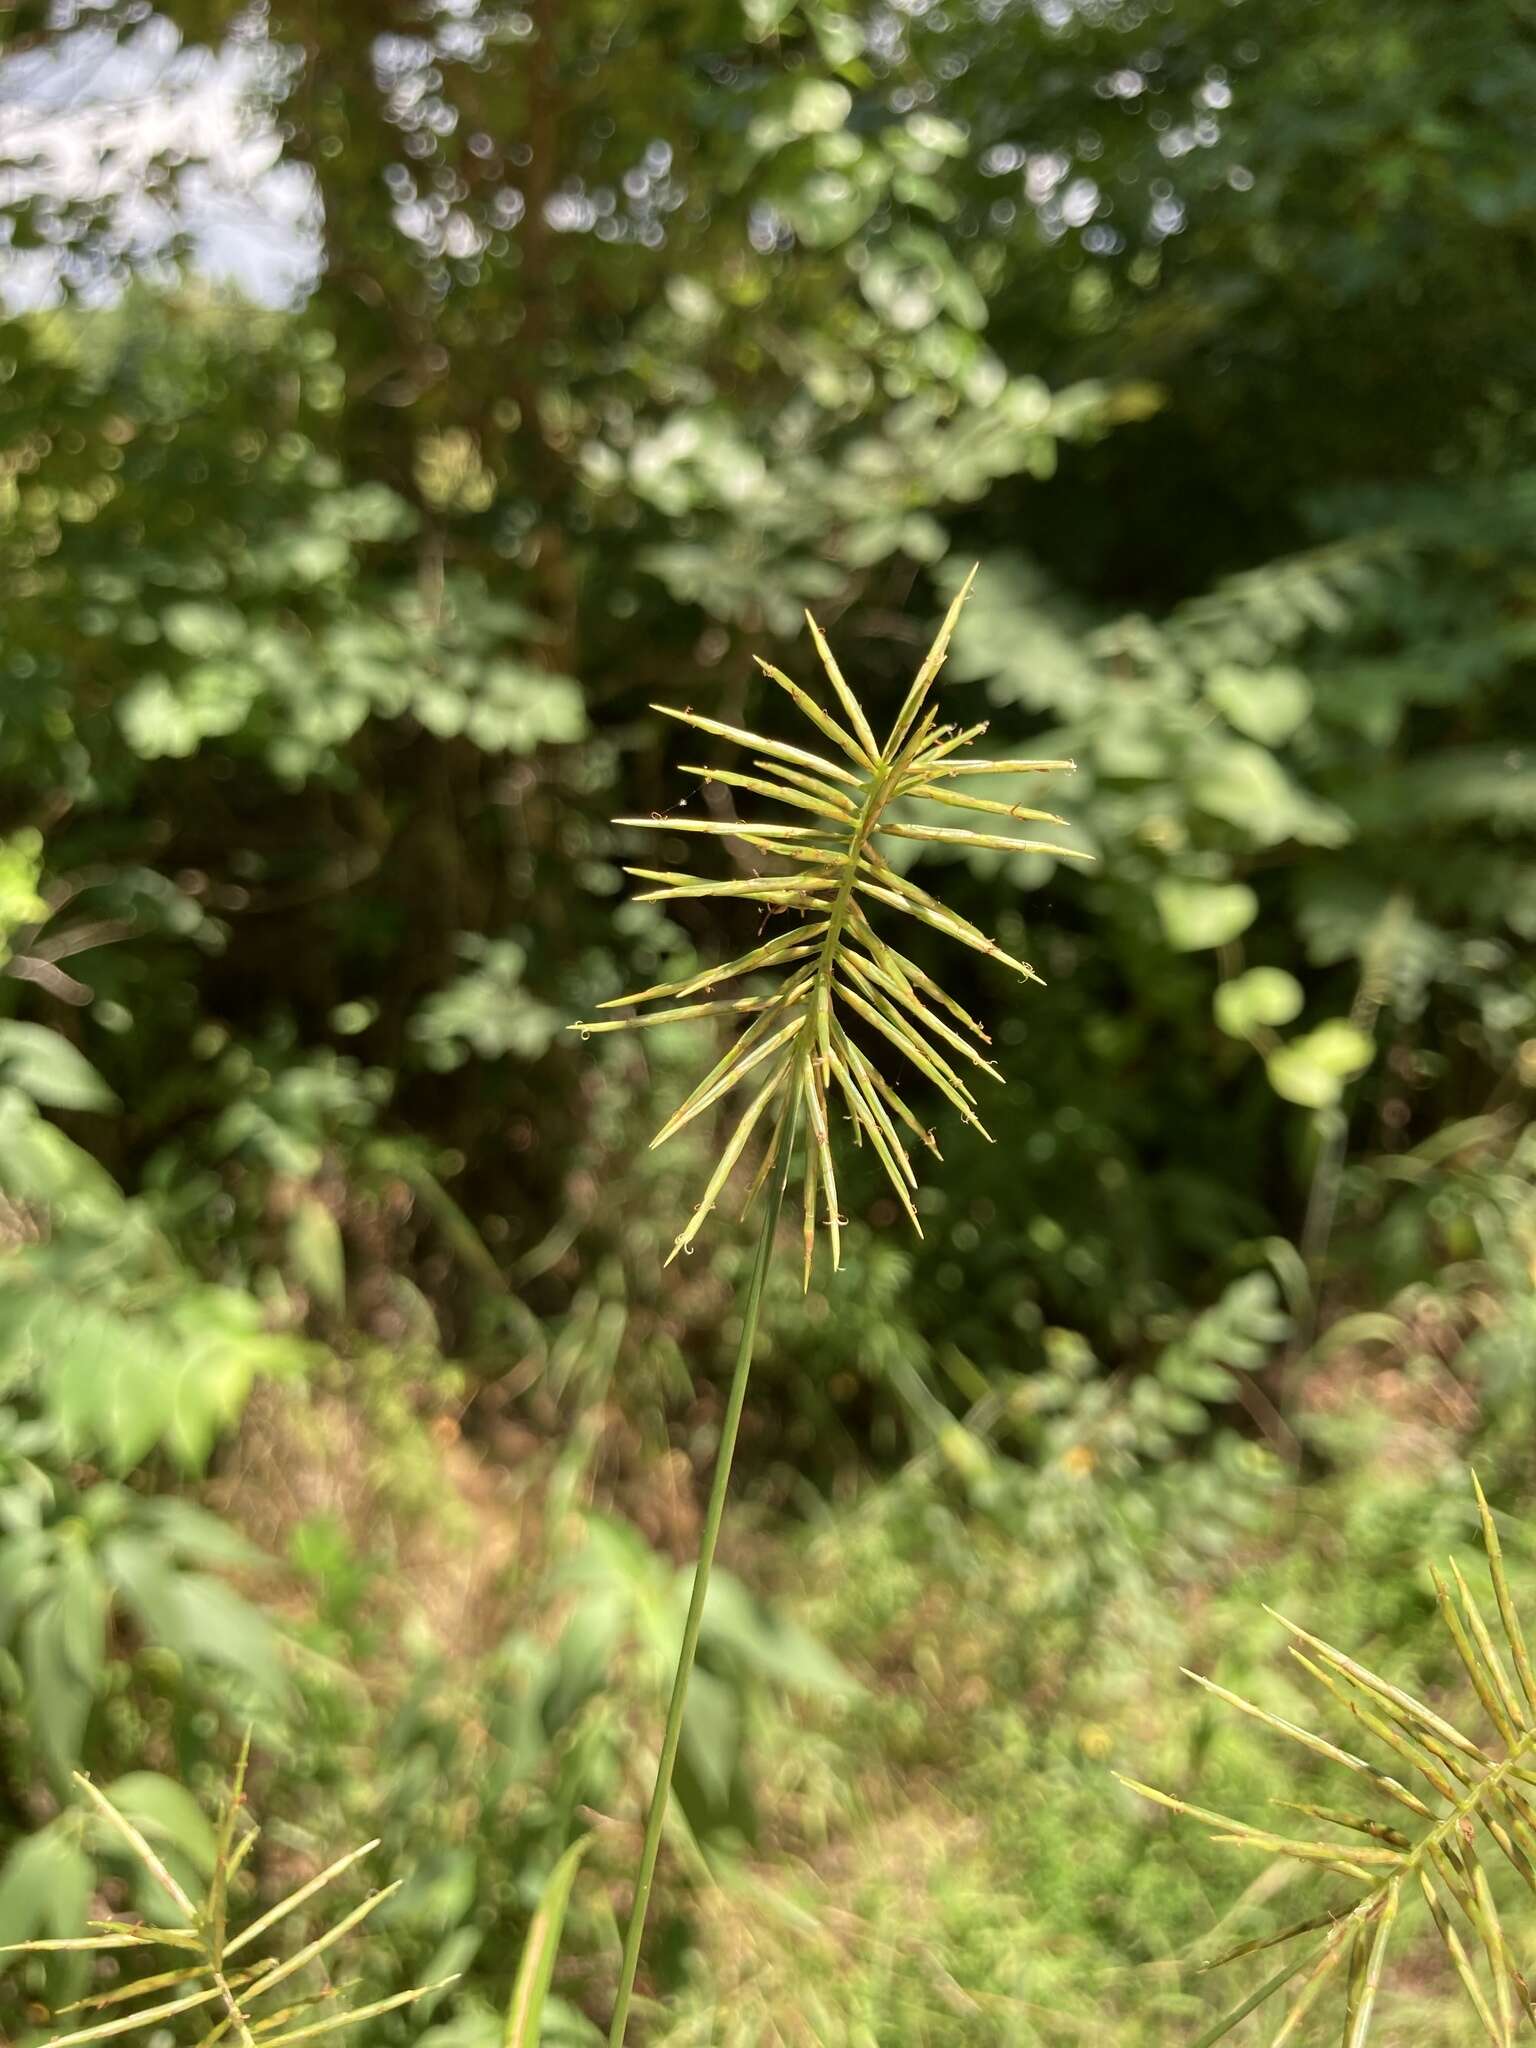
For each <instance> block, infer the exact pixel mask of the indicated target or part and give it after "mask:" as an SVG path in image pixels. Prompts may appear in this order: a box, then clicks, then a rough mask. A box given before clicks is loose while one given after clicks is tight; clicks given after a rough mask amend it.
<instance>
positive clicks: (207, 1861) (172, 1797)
mask: <svg viewBox="0 0 1536 2048" xmlns="http://www.w3.org/2000/svg"><path fill="white" fill-rule="evenodd" d="M104 1789H105V1791H106V1795H107V1797H108V1798H109V1799H110V1800H111V1802H112V1804H113V1805H114V1806H115V1807H116V1808H117V1809H118V1811H119V1812H120V1813H122V1814H124V1815H126V1817H127V1818H128V1819H129V1820H131V1821H132V1822H133V1824H134V1826H135V1827H136V1828H138V1830H139V1832H140V1833H141V1834H142V1835H143V1836H144V1837H145V1839H146V1840H147V1841H149V1842H150V1843H152V1844H153V1845H154V1846H155V1847H156V1848H158V1849H161V1850H164V1849H166V1848H170V1849H175V1850H179V1851H180V1853H181V1854H182V1855H183V1856H184V1857H185V1858H186V1859H187V1861H188V1862H189V1863H190V1864H191V1865H192V1867H193V1869H194V1870H196V1871H197V1873H198V1874H199V1876H201V1877H208V1876H209V1875H210V1874H211V1873H212V1870H213V1862H214V1848H215V1838H214V1831H213V1827H212V1825H211V1823H210V1822H209V1819H208V1816H207V1815H206V1814H205V1813H204V1812H203V1809H202V1808H201V1807H200V1806H199V1805H198V1803H197V1801H196V1800H195V1799H194V1798H193V1797H192V1794H191V1793H190V1792H189V1791H187V1789H186V1787H185V1786H183V1785H178V1784H177V1783H176V1781H175V1779H174V1778H166V1777H162V1775H161V1774H160V1772H158V1771H130V1772H129V1773H128V1774H127V1776H126V1777H122V1778H119V1779H117V1780H116V1782H115V1783H113V1784H111V1785H108V1786H106V1787H105V1788H104Z"/></svg>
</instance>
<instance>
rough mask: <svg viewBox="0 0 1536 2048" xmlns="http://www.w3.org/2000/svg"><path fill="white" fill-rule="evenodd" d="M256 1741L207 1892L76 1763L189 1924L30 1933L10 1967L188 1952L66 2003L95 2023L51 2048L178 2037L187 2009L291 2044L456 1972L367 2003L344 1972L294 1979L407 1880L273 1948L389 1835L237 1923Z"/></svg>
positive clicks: (80, 1780)
mask: <svg viewBox="0 0 1536 2048" xmlns="http://www.w3.org/2000/svg"><path fill="white" fill-rule="evenodd" d="M249 1753H250V1743H249V1739H247V1741H246V1743H245V1745H244V1746H243V1747H242V1749H241V1752H240V1761H239V1764H238V1766H237V1768H236V1772H235V1780H234V1784H233V1786H232V1787H231V1789H230V1792H229V1794H228V1796H227V1797H226V1798H225V1800H224V1802H223V1805H222V1807H221V1809H220V1812H219V1818H218V1825H217V1828H216V1830H215V1849H214V1863H213V1875H212V1877H211V1878H210V1879H209V1881H208V1888H207V1891H206V1893H205V1894H204V1895H203V1897H202V1898H201V1899H193V1898H192V1896H191V1895H190V1894H189V1893H188V1892H187V1890H186V1889H185V1887H184V1886H183V1885H182V1884H181V1882H180V1881H179V1880H178V1878H177V1877H176V1876H175V1874H174V1873H173V1872H172V1870H171V1869H170V1867H169V1866H168V1865H167V1864H166V1862H165V1861H164V1859H163V1858H162V1857H161V1856H159V1855H158V1854H157V1853H156V1851H155V1849H154V1848H153V1847H152V1846H151V1844H150V1843H149V1841H148V1840H147V1839H146V1838H145V1836H144V1835H143V1834H142V1833H141V1831H140V1830H139V1829H138V1828H137V1827H135V1826H134V1824H133V1822H132V1821H131V1820H130V1819H129V1818H128V1816H127V1815H126V1814H125V1813H123V1812H122V1811H121V1810H120V1809H119V1808H118V1807H116V1806H114V1805H113V1804H112V1802H111V1800H110V1799H108V1797H107V1795H106V1794H105V1793H104V1792H102V1791H101V1790H100V1789H99V1788H98V1787H97V1786H96V1785H94V1784H92V1782H91V1780H90V1779H89V1778H87V1777H84V1776H83V1775H82V1774H81V1773H80V1772H78V1771H77V1772H75V1774H74V1781H75V1786H76V1788H77V1790H78V1791H79V1792H80V1794H81V1796H82V1797H83V1798H84V1800H85V1801H86V1803H87V1804H88V1806H89V1807H90V1808H91V1809H92V1810H93V1811H94V1813H95V1815H96V1818H97V1819H98V1820H99V1821H101V1822H102V1823H104V1824H105V1826H106V1827H107V1829H108V1830H109V1831H110V1832H111V1833H112V1834H113V1835H115V1836H116V1837H117V1840H118V1842H119V1844H120V1845H121V1846H123V1847H125V1848H127V1849H128V1851H129V1852H130V1854H131V1855H132V1856H133V1857H134V1859H135V1861H136V1862H137V1863H138V1864H139V1866H140V1868H141V1869H142V1870H143V1871H144V1874H145V1876H146V1877H147V1878H148V1879H149V1881H150V1884H151V1885H152V1886H153V1888H154V1889H155V1890H156V1891H157V1892H158V1893H160V1894H161V1896H162V1897H163V1898H164V1899H165V1900H166V1901H167V1903H168V1904H169V1905H170V1907H171V1909H172V1910H173V1911H174V1913H175V1914H176V1920H177V1924H176V1925H174V1926H170V1927H161V1926H159V1925H151V1924H149V1923H147V1922H144V1921H105V1920H101V1921H92V1922H90V1923H89V1925H90V1930H91V1931H90V1932H89V1933H88V1934H82V1935H73V1936H66V1937H62V1938H60V1939H58V1940H48V1941H21V1942H16V1943H13V1944H12V1945H11V1946H10V1947H8V1948H0V1967H3V1962H4V1958H6V1957H7V1956H12V1955H42V1954H51V1953H55V1952H64V1953H81V1954H84V1953H91V1952H94V1951H100V1950H128V1949H154V1948H162V1949H169V1950H170V1952H171V1954H172V1955H173V1956H174V1957H175V1958H176V1964H175V1967H174V1968H172V1969H168V1970H161V1971H157V1972H156V1973H155V1974H154V1975H152V1976H147V1977H137V1978H132V1979H130V1980H128V1981H127V1982H126V1983H123V1984H114V1985H113V1986H111V1987H110V1988H109V1989H107V1990H103V1991H98V1992H95V1993H93V1994H91V1995H90V1996H88V1997H86V1998H82V1999H78V2000H77V2001H76V2002H75V2004H73V2005H69V2006H65V2007H63V2008H62V2010H61V2012H60V2014H59V2015H58V2017H63V2016H64V2015H65V2014H68V2015H80V2016H83V2017H84V2018H85V2024H83V2025H77V2026H75V2027H74V2028H73V2029H72V2030H67V2031H65V2032H63V2033H60V2034H55V2035H54V2036H53V2038H52V2039H51V2040H49V2041H47V2042H45V2043H44V2048H88V2044H89V2043H91V2042H95V2041H106V2040H118V2039H122V2038H125V2037H129V2036H136V2035H138V2034H140V2033H141V2032H142V2033H143V2034H144V2035H145V2036H146V2037H150V2036H152V2037H156V2038H159V2039H165V2038H168V2037H167V2035H166V2032H165V2029H166V2026H167V2023H168V2022H171V2021H174V2020H177V2019H179V2018H180V2016H181V2015H182V2014H183V2013H191V2014H195V2015H196V2020H195V2022H194V2024H196V2025H198V2026H200V2027H201V2028H202V2029H203V2032H202V2035H201V2039H202V2041H203V2042H204V2044H205V2048H211V2044H212V2043H214V2042H216V2041H228V2042H230V2043H231V2044H235V2043H238V2044H239V2048H288V2044H289V2043H298V2042H300V2041H315V2040H318V2039H320V2038H321V2037H322V2036H324V2035H327V2034H337V2033H342V2032H344V2031H345V2030H346V2029H348V2028H351V2027H355V2026H359V2025H362V2024H363V2023H364V2022H365V2021H368V2020H372V2019H377V2018H378V2017H380V2015H382V2014H384V2013H386V2012H393V2011H395V2010H396V2009H397V2008H398V2007H400V2006H403V2005H410V2004H412V2003H413V2002H414V2001H415V2000H416V1999H418V1998H424V1997H426V1995H427V1994H428V1992H431V1991H442V1990H445V1989H446V1988H447V1986H448V1985H450V1984H452V1983H454V1982H455V1981H456V1980H455V1979H454V1978H453V1977H443V1978H440V1979H439V1980H438V1981H437V1982H436V1983H435V1984H418V1985H415V1986H414V1987H413V1988H412V1989H411V1990H409V1991H400V1992H396V1993H395V1994H394V1995H393V1996H392V1997H389V1998H381V1999H376V2000H374V2001H373V2002H372V2003H371V2004H368V2005H360V2006H341V2005H339V2004H338V2000H339V1999H340V1997H341V1994H342V1993H343V1992H345V1991H347V1990H349V1989H350V1988H351V1986H350V1985H349V1984H345V1983H335V1982H332V1981H330V1980H329V1978H327V1979H326V1980H325V1981H323V1982H322V1983H321V1985H320V1987H319V1988H318V1989H309V1990H300V1989H299V1988H298V1986H297V1985H295V1984H294V1982H293V1980H294V1979H295V1978H298V1977H299V1976H300V1973H301V1972H303V1971H305V1970H307V1969H308V1967H309V1965H310V1964H311V1963H314V1962H317V1961H319V1959H320V1958H321V1957H322V1956H328V1955H329V1954H330V1951H331V1950H333V1949H334V1948H335V1946H336V1944H337V1943H338V1942H340V1941H342V1940H343V1939H344V1938H345V1937H346V1936H347V1935H349V1934H350V1933H351V1932H352V1931H353V1929H354V1928H356V1927H358V1926H360V1925H361V1924H362V1922H363V1921H364V1920H366V1919H367V1918H368V1916H369V1915H370V1914H371V1913H372V1912H373V1911H374V1910H375V1908H376V1907H379V1906H382V1905H383V1904H384V1902H385V1901H386V1899H389V1898H392V1897H393V1896H394V1894H395V1893H396V1892H397V1891H398V1890H399V1889H400V1885H399V1883H398V1882H397V1883H395V1884H390V1885H385V1886H384V1887H383V1889H382V1890H380V1891H376V1892H372V1893H370V1894H369V1896H368V1897H367V1898H366V1899H364V1901H363V1902H362V1904H361V1905H359V1906H354V1907H353V1908H352V1910H351V1911H350V1912H349V1913H345V1914H343V1915H342V1917H341V1918H340V1919H339V1920H337V1921H335V1922H334V1923H333V1924H332V1925H331V1926H330V1927H328V1928H327V1929H326V1930H325V1931H324V1933H322V1934H319V1935H316V1936H315V1937H314V1938H313V1939H312V1940H310V1941H308V1942H306V1943H305V1944H304V1945H303V1946H302V1947H301V1948H299V1949H297V1950H295V1951H294V1953H293V1954H292V1955H289V1956H285V1957H283V1958H282V1959H281V1960H279V1959H278V1958H277V1957H275V1956H272V1955H269V1954H265V1953H264V1952H263V1951H264V1950H265V1949H266V1946H267V1943H266V1937H267V1936H268V1935H270V1934H271V1933H272V1930H273V1929H274V1928H275V1927H277V1925H278V1923H279V1922H280V1921H282V1920H285V1919H286V1918H287V1917H288V1915H289V1914H290V1913H292V1912H294V1911H295V1910H296V1909H297V1908H298V1907H300V1906H302V1905H306V1904H307V1903H308V1902H309V1900H311V1899H312V1898H314V1897H315V1896H316V1895H317V1894H318V1893H320V1892H322V1891H323V1890H324V1889H325V1888H326V1886H327V1885H329V1884H331V1883H333V1882H334V1880H335V1879H336V1878H338V1877H340V1876H341V1875H342V1874H343V1872H345V1871H348V1870H350V1869H351V1868H352V1866H353V1864H355V1863H357V1862H358V1861H360V1859H361V1858H362V1857H364V1856H366V1855H368V1853H369V1852H370V1851H371V1850H373V1849H377V1848H378V1846H379V1845H378V1843H377V1842H366V1843H364V1845H363V1847H362V1848H361V1849H353V1850H351V1851H350V1852H349V1853H348V1854H347V1855H345V1856H339V1857H338V1858H337V1859H336V1861H335V1862H334V1863H332V1864H329V1865H328V1866H327V1867H326V1868H325V1869H324V1870H322V1871H321V1872H320V1873H319V1874H318V1876H315V1877H312V1878H309V1879H308V1880H307V1881H306V1882H305V1883H303V1884H301V1885H299V1886H298V1887H297V1888H296V1889H295V1890H294V1891H291V1892H290V1893H288V1895H287V1896H286V1898H283V1899H280V1900H279V1901H278V1903H277V1904H276V1905H274V1906H269V1907H268V1908H267V1910H266V1911H265V1912H264V1913H262V1914H260V1915H259V1916H258V1917H257V1918H256V1919H254V1920H252V1921H251V1922H250V1923H249V1925H247V1926H245V1927H242V1928H241V1929H239V1931H238V1932H236V1931H233V1930H232V1929H231V1927H230V1924H229V1887H230V1880H231V1879H232V1878H233V1877H234V1876H235V1874H236V1872H237V1871H238V1870H239V1868H240V1866H241V1864H242V1863H243V1862H244V1861H245V1858H246V1857H247V1856H248V1855H249V1853H250V1851H251V1848H252V1846H253V1844H254V1843H255V1841H256V1837H257V1835H258V1834H259V1832H260V1830H259V1829H258V1828H257V1826H256V1825H255V1823H254V1822H253V1821H252V1820H251V1818H250V1816H249V1814H248V1812H247V1811H246V1806H245V1772H246V1764H247V1760H248V1757H249ZM279 1985H285V1986H287V1987H288V1990H287V1994H286V1996H285V1997H284V1998H283V1999H282V2000H278V2001H274V2000H273V1999H272V1993H273V1992H275V1991H276V1990H277V1989H278V1987H279ZM91 2014H97V2015H105V2016H104V2017H97V2018H94V2019H93V2018H90V2017H89V2015H91Z"/></svg>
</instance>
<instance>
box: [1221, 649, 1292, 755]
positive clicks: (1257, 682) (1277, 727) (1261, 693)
mask: <svg viewBox="0 0 1536 2048" xmlns="http://www.w3.org/2000/svg"><path fill="white" fill-rule="evenodd" d="M1205 694H1206V695H1207V696H1208V697H1209V698H1210V700H1211V702H1212V703H1213V704H1214V705H1215V706H1216V708H1217V710H1218V711H1219V712H1220V713H1221V715H1222V716H1223V718H1225V719H1226V721H1227V723H1228V724H1229V725H1231V726H1235V727H1236V729H1237V730H1238V731H1239V732H1241V733H1246V734H1247V736H1248V738H1249V739H1251V740H1259V741H1261V742H1262V743H1263V745H1265V746H1267V747H1278V746H1280V745H1282V744H1283V743H1284V742H1285V741H1286V740H1288V739H1289V738H1290V737H1291V735H1292V734H1293V733H1294V732H1296V731H1298V730H1299V728H1300V727H1301V726H1303V725H1305V723H1306V721H1307V718H1308V716H1309V715H1310V713H1311V710H1312V685H1311V684H1310V683H1309V682H1308V681H1307V679H1306V677H1305V676H1304V675H1302V674H1301V672H1300V670H1299V669H1294V668H1272V669H1261V670H1253V669H1243V668H1219V669H1217V670H1216V671H1215V672H1214V673H1213V674H1212V675H1210V676H1209V677H1207V679H1206V685H1205Z"/></svg>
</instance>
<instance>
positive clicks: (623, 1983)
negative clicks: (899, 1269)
mask: <svg viewBox="0 0 1536 2048" xmlns="http://www.w3.org/2000/svg"><path fill="white" fill-rule="evenodd" d="M795 1121H796V1122H798V1116H797V1117H796V1119H795ZM795 1135H796V1133H795V1128H794V1125H793V1124H792V1125H791V1128H790V1131H789V1134H788V1142H787V1143H786V1145H785V1146H784V1150H783V1155H782V1157H781V1159H780V1162H779V1170H778V1173H777V1175H776V1176H775V1179H774V1186H773V1190H772V1193H771V1194H770V1196H769V1198H768V1200H767V1202H766V1203H765V1204H764V1207H763V1229H762V1235H761V1236H760V1237H759V1239H758V1241H757V1254H756V1256H755V1258H754V1259H753V1261H752V1270H751V1272H750V1273H749V1275H748V1276H747V1284H746V1289H745V1291H744V1293H743V1295H742V1304H741V1343H740V1346H739V1347H738V1349H737V1352H736V1366H735V1370H734V1372H733V1373H732V1375H731V1391H730V1396H729V1398H728V1399H727V1401H726V1404H725V1421H724V1423H723V1424H722V1426H721V1430H720V1449H719V1452H718V1454H717V1455H716V1459H715V1476H714V1480H713V1482H712V1484H711V1486H710V1490H709V1506H708V1508H707V1510H706V1512H705V1516H704V1533H703V1536H702V1538H701V1539H700V1543H699V1561H698V1565H697V1567H696V1568H695V1571H694V1575H693V1594H692V1597H691V1598H690V1600H689V1602H688V1618H687V1620H686V1621H685V1622H684V1624H683V1643H682V1648H681V1649H680V1650H679V1652H678V1657H677V1669H676V1671H675V1672H674V1673H673V1677H672V1697H671V1699H670V1701H669V1702H668V1705H667V1725H666V1729H665V1731H664V1733H663V1735H662V1738H661V1755H660V1757H659V1758H658V1759H657V1763H656V1786H655V1790H654V1791H653V1792H652V1794H651V1807H650V1812H649V1813H648V1814H647V1816H646V1822H645V1841H644V1843H643V1844H642V1845H641V1849H640V1868H639V1871H638V1873H637V1874H636V1878H635V1903H634V1906H633V1908H632V1909H631V1911H630V1916H629V1931H628V1932H627V1933H626V1935H625V1937H624V1964H623V1968H622V1970H621V1971H620V1973H619V1991H618V1997H617V1998H616V1999H615V2001H614V2007H613V2024H612V2026H611V2027H610V2028H609V2031H608V2044H609V2048H623V2044H624V2029H625V2027H626V2026H627V2024H628V2022H629V2004H630V1998H631V1995H632V1994H633V1991H634V1988H635V1972H636V1970H637V1969H638V1968H639V1966H640V1944H641V1942H642V1941H643V1940H644V1938H645V1916H646V1911H647V1908H648V1907H649V1906H650V1903H651V1884H652V1880H653V1879H654V1877H655V1875H656V1857H657V1854H658V1852H659V1850H660V1848H661V1831H662V1828H663V1826H664V1825H665V1823H666V1818H667V1801H668V1799H669V1797H670V1795H671V1791H672V1770H673V1766H674V1765H675V1764H676V1762H677V1746H678V1743H679V1741H680V1740H681V1739H682V1733H683V1713H684V1710H685V1708H686V1707H687V1704H688V1680H689V1679H690V1677H691V1676H692V1675H693V1662H694V1657H695V1655H696V1653H697V1651H698V1647H699V1630H700V1629H701V1628H702V1626H703V1623H704V1603H705V1600H706V1599H707V1598H708V1595H709V1575H710V1571H711V1569H712V1567H713V1565H714V1561H715V1544H716V1542H717V1541H718V1539H719V1535H720V1523H721V1520H722V1518H723V1516H724V1513H725V1497H726V1493H727V1491H728V1490H729V1487H730V1483H731V1462H732V1460H733V1458H734V1457H735V1454H736V1433H737V1431H738V1429H739V1428H740V1426H741V1411H742V1407H743V1405H744V1403H745V1401H746V1397H747V1380H748V1379H749V1377H750V1376H751V1372H752V1352H753V1347H754V1345H755V1344H756V1341H757V1319H758V1311H759V1310H760V1308H761V1307H762V1301H763V1284H764V1282H765V1281H766V1279H767V1277H768V1264H769V1260H770V1259H771V1258H772V1256H773V1239H774V1233H775V1231H776V1230H777V1228H778V1222H779V1212H780V1210H781V1209H782V1208H783V1205H784V1190H785V1188H786V1186H787V1185H788V1182H789V1166H790V1156H791V1154H792V1153H793V1151H794V1148H795Z"/></svg>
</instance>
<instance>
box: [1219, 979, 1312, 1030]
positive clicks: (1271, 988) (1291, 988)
mask: <svg viewBox="0 0 1536 2048" xmlns="http://www.w3.org/2000/svg"><path fill="white" fill-rule="evenodd" d="M1304 1000H1305V998H1304V997H1303V994H1302V987H1301V983H1300V982H1299V981H1298V980H1297V979H1296V977H1295V975H1294V974H1287V973H1286V971H1285V969H1284V968H1283V967H1250V968H1249V969H1248V972H1247V973H1246V974H1238V975H1234V976H1233V978H1232V980H1231V981H1224V982H1223V983H1222V984H1221V986H1220V987H1219V988H1218V989H1217V991H1216V995H1215V999H1214V1003H1213V1008H1214V1009H1215V1012H1216V1022H1217V1023H1218V1024H1219V1025H1220V1027H1221V1029H1222V1030H1223V1031H1225V1032H1226V1033H1227V1035H1228V1037H1230V1038H1251V1037H1252V1036H1253V1034H1254V1032H1255V1031H1256V1030H1258V1029H1259V1028H1260V1027H1261V1026H1264V1025H1276V1024H1289V1023H1290V1022H1291V1021H1292V1019H1293V1018H1295V1017H1297V1016H1299V1015H1300V1013H1301V1006H1302V1003H1303V1001H1304Z"/></svg>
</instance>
